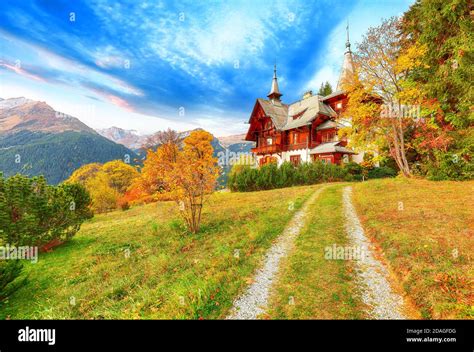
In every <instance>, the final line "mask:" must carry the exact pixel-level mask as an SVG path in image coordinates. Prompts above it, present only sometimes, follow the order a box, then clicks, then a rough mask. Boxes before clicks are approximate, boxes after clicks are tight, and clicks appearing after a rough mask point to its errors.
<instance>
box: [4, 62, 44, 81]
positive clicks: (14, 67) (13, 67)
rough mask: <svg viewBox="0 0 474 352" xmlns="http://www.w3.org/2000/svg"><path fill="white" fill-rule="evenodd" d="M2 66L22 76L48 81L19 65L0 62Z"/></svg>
mask: <svg viewBox="0 0 474 352" xmlns="http://www.w3.org/2000/svg"><path fill="white" fill-rule="evenodd" d="M0 67H3V68H5V69H7V70H9V71H12V72H15V73H16V74H19V75H21V76H24V77H27V78H30V79H34V80H35V81H40V82H46V80H45V79H44V78H43V77H40V76H38V75H36V74H34V73H31V72H29V71H27V70H25V69H24V68H22V67H21V66H19V65H11V64H9V63H5V62H0Z"/></svg>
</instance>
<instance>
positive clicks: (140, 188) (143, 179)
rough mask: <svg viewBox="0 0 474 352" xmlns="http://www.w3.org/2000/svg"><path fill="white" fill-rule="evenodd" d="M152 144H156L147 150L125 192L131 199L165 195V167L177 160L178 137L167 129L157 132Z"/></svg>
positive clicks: (161, 197)
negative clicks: (138, 174)
mask: <svg viewBox="0 0 474 352" xmlns="http://www.w3.org/2000/svg"><path fill="white" fill-rule="evenodd" d="M155 136H157V137H156V138H155V139H153V142H150V143H152V145H158V146H159V147H158V148H157V149H156V150H153V149H152V148H151V147H150V148H149V149H148V150H147V155H146V159H145V161H144V163H143V167H142V169H141V172H140V176H139V177H138V178H136V179H135V180H134V182H133V184H132V186H131V187H130V189H129V191H128V192H127V194H126V196H127V197H129V199H130V200H131V201H137V200H141V201H145V202H146V201H152V200H158V199H163V198H164V197H166V195H165V193H166V192H164V190H165V183H164V180H163V179H164V175H165V173H166V172H167V169H169V168H171V167H172V165H174V164H175V163H176V162H177V159H178V155H179V141H180V140H179V139H178V138H177V137H176V136H178V133H177V132H176V131H173V130H170V129H168V130H167V131H164V132H158V133H157V134H156V135H155Z"/></svg>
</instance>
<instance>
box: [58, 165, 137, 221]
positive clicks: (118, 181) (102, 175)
mask: <svg viewBox="0 0 474 352" xmlns="http://www.w3.org/2000/svg"><path fill="white" fill-rule="evenodd" d="M139 176H140V174H139V173H138V171H137V170H136V169H135V168H134V167H133V166H131V165H129V164H126V163H124V162H123V161H121V160H113V161H109V162H107V163H105V164H104V165H102V164H99V163H93V164H88V165H84V166H82V167H80V168H79V169H77V170H76V171H74V173H73V174H72V175H71V177H69V179H68V180H67V181H66V183H67V184H73V183H78V184H81V185H83V186H85V187H86V189H87V190H88V191H89V193H90V195H91V197H92V209H93V210H94V211H95V212H99V213H100V212H106V211H110V210H113V209H116V208H117V206H118V205H121V204H120V203H121V199H122V197H123V196H124V195H125V193H126V191H127V190H128V188H129V187H130V186H131V185H132V183H133V182H134V181H135V179H137V178H138V177H139Z"/></svg>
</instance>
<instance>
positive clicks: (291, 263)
mask: <svg viewBox="0 0 474 352" xmlns="http://www.w3.org/2000/svg"><path fill="white" fill-rule="evenodd" d="M341 190H342V185H334V186H329V187H328V188H327V189H325V190H324V191H323V192H322V193H321V194H320V195H319V198H318V199H317V200H316V202H315V203H314V204H313V205H312V206H311V207H310V214H309V216H308V218H307V225H306V227H305V228H304V229H303V231H302V232H301V233H300V235H299V236H298V237H297V238H296V241H295V245H294V248H293V250H292V251H291V253H290V254H289V256H288V258H287V259H286V260H285V261H284V262H283V264H282V267H281V271H280V275H279V280H278V282H277V284H276V286H275V288H274V290H273V294H272V298H271V300H270V305H269V306H270V309H269V311H268V318H273V319H363V318H365V317H366V315H365V313H364V311H365V307H364V306H363V303H362V302H361V300H360V298H359V295H358V291H357V287H356V284H355V281H354V277H355V272H354V271H353V264H354V263H353V262H352V261H348V260H328V259H325V248H326V247H328V246H329V247H332V246H333V244H336V245H337V246H345V245H349V244H348V239H347V236H346V233H345V229H344V221H345V220H344V215H343V213H342V211H343V210H342V194H341Z"/></svg>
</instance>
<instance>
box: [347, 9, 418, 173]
mask: <svg viewBox="0 0 474 352" xmlns="http://www.w3.org/2000/svg"><path fill="white" fill-rule="evenodd" d="M399 28H400V23H399V20H398V19H397V18H396V17H393V18H391V19H388V20H384V21H383V22H382V24H381V25H380V26H379V27H375V28H369V30H368V32H367V33H366V35H365V36H364V37H363V40H362V42H361V43H360V44H359V45H358V47H357V52H355V53H354V63H355V68H356V76H355V77H354V79H351V80H349V81H347V82H344V84H343V88H344V90H346V91H347V92H348V106H347V109H346V111H345V113H344V117H346V118H350V119H351V121H352V127H351V128H350V129H349V131H348V130H347V129H345V131H344V133H348V134H349V138H350V139H351V141H352V143H353V144H356V145H358V146H360V147H364V146H367V145H374V146H376V148H378V150H379V151H380V150H381V149H382V147H383V145H384V144H385V143H387V144H388V147H389V151H390V154H391V156H392V157H393V158H394V159H395V161H396V163H397V166H398V168H399V169H400V171H401V172H402V173H403V175H405V176H410V175H411V169H410V164H409V162H408V159H407V150H408V148H409V147H410V146H409V144H408V143H407V141H406V135H407V134H409V133H410V132H411V131H412V130H413V128H414V127H415V123H416V119H415V118H414V117H416V116H415V114H416V111H407V108H406V103H407V102H406V101H404V99H403V94H402V93H403V91H404V87H403V80H404V79H405V78H406V77H407V75H409V74H410V71H411V70H412V69H413V67H410V66H409V65H407V66H406V67H400V66H399V56H400V49H401V48H400V40H399V33H400V29H399ZM421 54H422V53H418V55H421ZM414 60H415V58H412V60H411V61H410V64H413V62H416V60H415V61H414ZM381 104H383V105H382V111H381Z"/></svg>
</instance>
